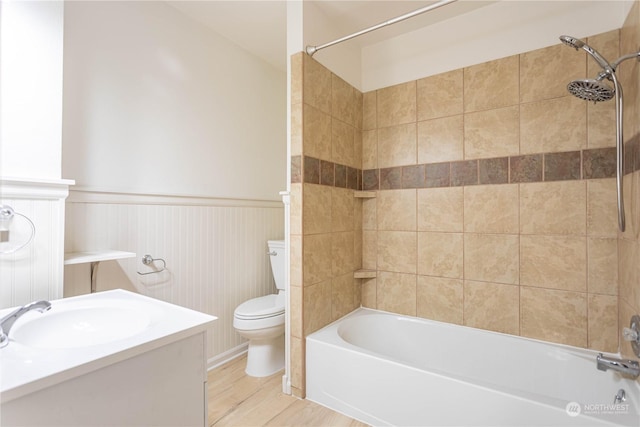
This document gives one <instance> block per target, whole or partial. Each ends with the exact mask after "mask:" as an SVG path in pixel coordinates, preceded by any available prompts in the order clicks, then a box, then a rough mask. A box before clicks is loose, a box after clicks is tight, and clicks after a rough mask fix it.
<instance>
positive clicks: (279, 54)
mask: <svg viewBox="0 0 640 427" xmlns="http://www.w3.org/2000/svg"><path fill="white" fill-rule="evenodd" d="M304 1H305V3H307V2H310V1H312V0H304ZM167 3H169V4H170V5H171V6H173V7H175V8H176V9H178V10H180V11H182V12H183V13H184V14H186V15H187V16H189V17H191V18H192V19H194V20H196V21H199V22H201V23H203V24H205V25H206V26H208V27H210V28H212V29H213V30H214V31H216V32H217V33H219V34H221V35H222V36H224V37H225V38H227V39H229V40H231V41H233V42H234V43H236V44H237V45H239V46H241V47H242V48H244V49H246V50H247V51H249V52H251V53H253V54H255V55H256V56H258V57H260V58H262V59H263V60H265V61H267V62H268V63H270V64H272V65H273V66H275V67H277V68H278V69H281V70H285V69H286V29H287V24H286V13H287V11H286V1H283V0H280V1H271V0H262V1H257V0H226V1H220V0H213V1H168V2H167ZM313 3H314V6H315V9H316V11H317V12H316V13H322V14H323V15H325V17H326V18H327V19H328V21H329V22H332V23H333V24H334V26H335V27H336V28H337V29H338V30H339V31H340V32H341V33H342V35H347V34H351V33H353V32H356V31H359V30H362V29H364V28H368V27H370V26H373V25H376V24H380V23H382V22H386V21H388V20H390V19H393V18H395V17H398V16H400V15H403V14H406V13H409V12H411V11H414V10H417V9H420V8H422V7H425V6H427V5H430V4H432V3H436V2H435V1H424V0H395V1H389V0H370V1H364V0H313ZM491 3H495V1H482V0H460V1H457V2H455V3H452V4H448V5H446V6H443V7H441V8H438V9H435V10H433V11H430V12H428V13H425V14H422V15H419V16H416V17H413V18H411V19H408V20H406V21H402V22H399V23H397V24H394V25H392V26H388V27H385V28H383V29H380V30H378V31H375V32H372V33H369V34H367V35H363V36H361V37H358V38H357V39H354V40H353V41H350V42H349V43H358V45H360V46H366V45H368V44H372V43H376V42H379V41H380V40H383V39H386V38H391V37H394V36H397V35H400V34H404V33H406V32H409V31H413V30H416V29H418V28H422V27H425V26H427V25H430V24H433V23H435V22H439V21H442V20H445V19H448V18H451V17H453V16H457V15H460V14H463V13H467V12H469V11H471V10H474V9H477V8H479V7H483V6H486V5H488V4H491ZM329 41H331V40H318V41H314V44H316V45H321V44H323V43H326V42H329Z"/></svg>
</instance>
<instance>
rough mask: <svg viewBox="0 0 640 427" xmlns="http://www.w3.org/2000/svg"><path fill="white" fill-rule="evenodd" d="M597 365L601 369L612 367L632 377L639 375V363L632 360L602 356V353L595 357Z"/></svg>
mask: <svg viewBox="0 0 640 427" xmlns="http://www.w3.org/2000/svg"><path fill="white" fill-rule="evenodd" d="M596 362H597V367H598V369H599V370H601V371H606V370H608V369H613V370H614V371H618V372H620V373H621V374H623V375H629V376H630V377H633V378H638V376H640V364H638V362H636V361H634V360H627V359H616V358H613V357H607V356H604V355H603V354H602V353H600V354H599V355H598V357H596Z"/></svg>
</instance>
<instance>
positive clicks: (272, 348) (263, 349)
mask: <svg viewBox="0 0 640 427" xmlns="http://www.w3.org/2000/svg"><path fill="white" fill-rule="evenodd" d="M282 369H284V334H280V335H278V336H277V337H274V338H266V339H252V340H250V341H249V351H248V354H247V368H246V369H245V372H246V373H247V375H249V376H251V377H268V376H269V375H273V374H275V373H276V372H278V371H280V370H282Z"/></svg>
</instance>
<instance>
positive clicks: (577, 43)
mask: <svg viewBox="0 0 640 427" xmlns="http://www.w3.org/2000/svg"><path fill="white" fill-rule="evenodd" d="M560 41H561V42H562V43H564V44H566V45H567V46H571V47H572V48H574V49H575V50H578V49H580V48H581V47H583V46H584V45H585V43H584V42H583V41H582V40H580V39H576V38H574V37H571V36H560Z"/></svg>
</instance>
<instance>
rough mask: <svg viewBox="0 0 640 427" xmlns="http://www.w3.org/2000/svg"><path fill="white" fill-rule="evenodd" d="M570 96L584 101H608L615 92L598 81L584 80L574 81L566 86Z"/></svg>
mask: <svg viewBox="0 0 640 427" xmlns="http://www.w3.org/2000/svg"><path fill="white" fill-rule="evenodd" d="M567 90H568V91H569V93H571V95H573V96H576V97H578V98H580V99H584V100H585V101H593V102H601V101H608V100H610V99H611V98H613V96H614V95H615V93H616V92H615V90H614V89H613V88H610V87H609V86H607V85H606V84H604V83H602V82H601V81H598V80H592V79H584V80H574V81H572V82H571V83H569V84H568V85H567Z"/></svg>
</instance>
